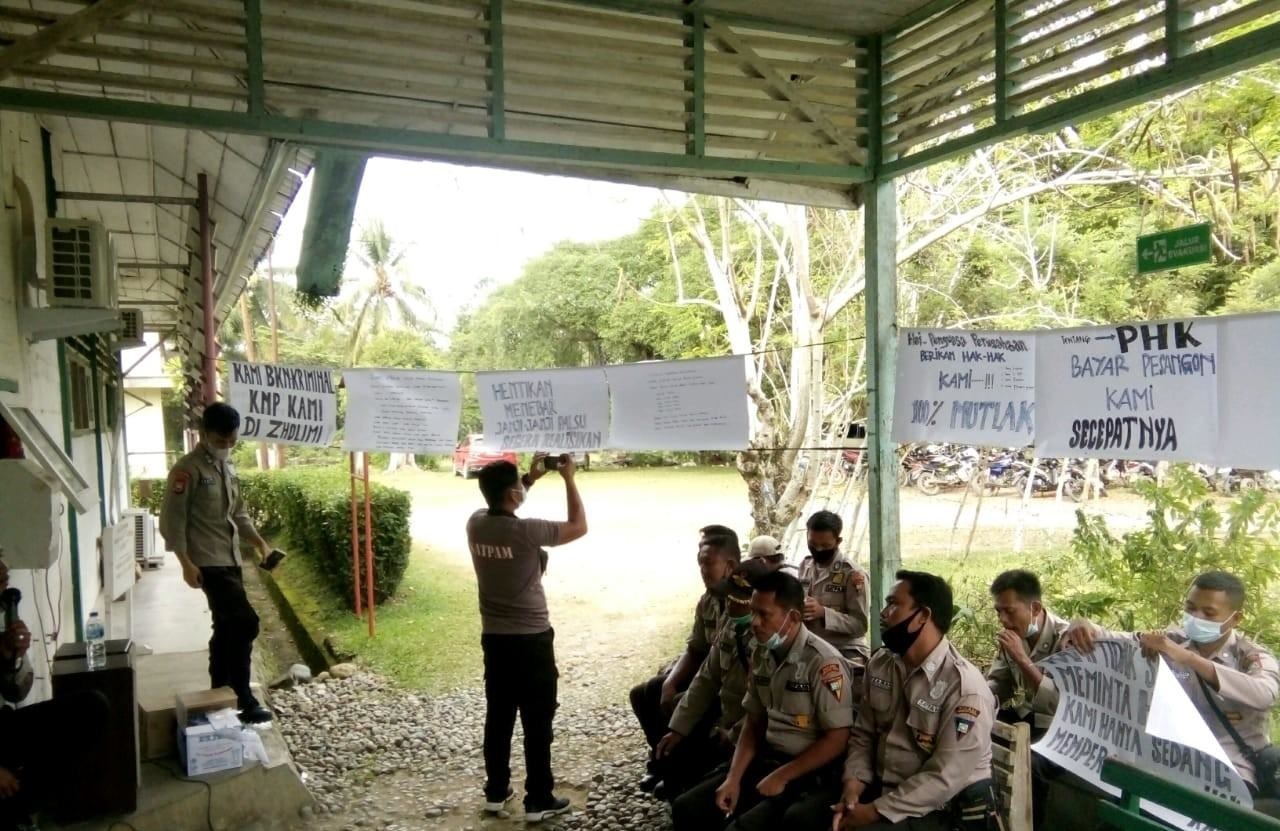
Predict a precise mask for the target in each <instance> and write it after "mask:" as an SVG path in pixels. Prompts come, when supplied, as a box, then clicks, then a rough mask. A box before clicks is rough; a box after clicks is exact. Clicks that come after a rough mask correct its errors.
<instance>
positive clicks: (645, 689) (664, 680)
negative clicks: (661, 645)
mask: <svg viewBox="0 0 1280 831" xmlns="http://www.w3.org/2000/svg"><path fill="white" fill-rule="evenodd" d="M701 534H702V538H701V540H700V541H699V543H698V570H699V572H700V574H701V576H702V583H703V586H704V587H705V588H706V591H705V592H703V594H702V597H700V598H698V604H697V606H696V607H695V608H694V610H693V628H692V629H691V630H690V632H689V639H688V641H687V643H686V646H685V651H684V652H683V653H682V654H681V655H680V657H679V658H677V659H676V660H675V661H674V662H673V663H671V664H670V665H668V666H665V667H663V668H661V669H660V670H658V673H657V675H654V676H653V677H652V678H650V679H649V680H648V681H645V682H644V683H642V684H637V685H636V686H634V687H632V688H631V695H630V698H631V710H632V712H634V713H635V714H636V721H638V722H640V729H641V730H643V731H644V738H645V741H646V742H648V744H649V747H650V748H654V749H656V748H657V746H658V742H659V741H661V740H662V737H663V736H665V735H666V732H667V722H668V721H669V720H670V718H671V714H672V713H673V712H674V711H675V707H676V704H678V703H679V700H680V695H681V694H682V693H683V692H684V691H685V690H686V689H687V688H688V686H689V684H690V683H691V682H692V681H693V677H694V675H695V674H696V673H697V671H698V668H699V667H700V666H702V662H703V661H704V660H705V659H706V657H707V655H708V654H709V653H710V652H711V645H712V644H713V643H715V641H716V636H717V634H718V633H719V631H720V627H721V625H722V624H723V623H724V609H725V601H724V596H723V593H722V591H723V588H724V581H725V580H726V579H727V578H728V577H729V575H730V574H732V573H733V570H734V569H735V568H737V566H738V561H739V559H740V558H741V556H742V554H741V552H740V551H739V550H738V535H737V534H735V533H734V532H733V530H732V529H730V528H727V527H725V526H723V525H708V526H706V527H705V528H703V529H701ZM658 767H659V766H658V764H657V759H656V758H655V756H654V754H653V753H650V755H649V763H648V766H647V771H648V773H647V775H646V776H645V777H644V778H643V779H642V780H640V790H642V791H645V792H646V793H648V792H652V791H653V790H655V789H656V788H657V786H658V784H659V783H660V782H661V781H662V777H661V776H660V775H659V773H658Z"/></svg>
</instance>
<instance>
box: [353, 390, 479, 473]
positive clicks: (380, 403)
mask: <svg viewBox="0 0 1280 831" xmlns="http://www.w3.org/2000/svg"><path fill="white" fill-rule="evenodd" d="M342 380H343V383H344V384H345V385H346V387H347V420H346V422H345V425H344V427H345V432H346V436H345V439H344V441H343V443H342V447H343V449H345V450H384V451H388V452H391V453H449V452H452V451H453V448H454V445H456V444H457V441H458V423H459V422H460V421H461V419H462V384H461V382H460V381H459V378H458V374H457V373H455V372H434V371H431V370H425V369H348V370H344V371H343V373H342Z"/></svg>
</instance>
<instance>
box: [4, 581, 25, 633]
mask: <svg viewBox="0 0 1280 831" xmlns="http://www.w3.org/2000/svg"><path fill="white" fill-rule="evenodd" d="M20 602H22V592H20V591H18V590H17V589H14V588H9V589H5V590H4V591H2V592H0V610H3V611H4V628H5V631H8V629H9V627H10V626H12V625H13V624H15V623H17V622H18V604H19V603H20Z"/></svg>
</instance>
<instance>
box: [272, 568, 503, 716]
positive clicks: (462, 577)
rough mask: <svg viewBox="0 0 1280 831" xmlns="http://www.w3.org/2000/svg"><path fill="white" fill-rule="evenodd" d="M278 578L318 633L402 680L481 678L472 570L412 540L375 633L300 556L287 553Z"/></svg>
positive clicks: (420, 683)
mask: <svg viewBox="0 0 1280 831" xmlns="http://www.w3.org/2000/svg"><path fill="white" fill-rule="evenodd" d="M276 580H277V583H278V584H279V586H280V588H281V590H282V591H283V592H284V594H285V596H286V597H288V599H289V602H290V603H291V604H292V605H293V607H294V611H295V612H296V613H297V614H298V616H299V618H300V619H301V620H302V622H303V624H304V625H305V626H306V627H307V629H308V630H309V631H310V632H311V633H312V634H313V635H314V636H315V637H316V638H317V639H320V638H324V637H329V638H332V639H333V640H334V642H335V643H336V644H337V645H338V647H339V648H341V649H342V650H345V651H349V652H354V653H356V654H357V655H358V656H359V658H360V660H361V661H362V662H363V663H365V664H368V665H370V666H372V667H374V668H376V669H377V670H378V671H379V672H382V673H385V674H386V675H388V676H389V677H391V678H392V679H394V680H395V681H396V682H397V683H399V684H402V685H403V686H405V687H409V688H412V689H426V690H433V691H440V690H444V689H450V688H453V687H456V686H458V684H459V683H464V682H465V681H466V680H467V679H469V678H470V679H477V680H478V677H479V672H480V669H479V668H480V618H479V615H478V614H477V613H476V595H475V578H474V576H473V575H472V574H471V572H470V571H469V570H466V569H463V568H460V567H458V566H457V565H456V564H453V563H449V562H442V561H441V558H440V557H439V556H438V555H436V556H432V555H431V554H429V553H428V552H427V551H425V550H424V549H423V548H422V547H421V546H418V545H415V546H414V549H413V553H412V555H411V556H410V558H409V567H408V569H407V571H406V572H405V576H404V582H402V583H401V585H400V591H399V593H398V594H397V596H396V597H395V598H394V599H392V600H390V601H388V602H386V603H383V604H382V605H380V606H379V607H378V609H377V615H376V624H377V630H376V635H375V637H373V638H370V637H369V632H368V624H367V623H366V621H365V620H363V619H361V618H357V617H356V616H355V615H354V614H353V613H352V612H351V610H350V609H349V608H347V607H345V606H344V605H343V604H342V603H341V602H340V601H339V600H338V598H337V597H336V596H335V595H334V593H333V591H332V590H331V589H330V587H329V584H328V583H327V582H325V581H324V579H323V578H322V577H321V575H320V574H319V572H318V571H317V570H316V569H315V567H314V566H313V565H312V564H311V563H310V562H309V561H308V560H307V559H306V558H305V557H290V558H289V559H288V560H286V561H285V563H284V564H283V565H281V567H280V569H279V570H278V571H277V573H276Z"/></svg>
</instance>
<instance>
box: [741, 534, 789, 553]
mask: <svg viewBox="0 0 1280 831" xmlns="http://www.w3.org/2000/svg"><path fill="white" fill-rule="evenodd" d="M781 553H782V543H780V542H778V541H777V540H776V539H774V538H773V537H770V536H768V535H767V534H766V535H762V536H759V537H756V538H755V539H753V540H752V541H751V544H750V545H748V546H747V556H748V557H774V556H777V555H778V554H781Z"/></svg>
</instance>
